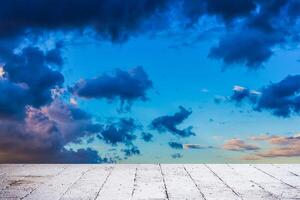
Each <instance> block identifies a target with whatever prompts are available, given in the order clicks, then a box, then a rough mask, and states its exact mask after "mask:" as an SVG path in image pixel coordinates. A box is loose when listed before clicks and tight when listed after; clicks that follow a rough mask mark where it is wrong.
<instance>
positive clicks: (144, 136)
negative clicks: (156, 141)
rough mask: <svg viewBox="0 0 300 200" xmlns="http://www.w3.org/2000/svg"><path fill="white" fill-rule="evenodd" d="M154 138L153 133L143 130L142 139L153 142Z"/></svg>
mask: <svg viewBox="0 0 300 200" xmlns="http://www.w3.org/2000/svg"><path fill="white" fill-rule="evenodd" d="M152 138H153V135H152V134H151V133H146V132H142V139H143V140H144V141H145V142H151V141H152Z"/></svg>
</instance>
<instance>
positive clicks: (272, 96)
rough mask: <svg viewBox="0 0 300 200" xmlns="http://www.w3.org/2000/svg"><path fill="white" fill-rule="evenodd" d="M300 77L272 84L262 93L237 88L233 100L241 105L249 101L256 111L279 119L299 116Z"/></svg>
mask: <svg viewBox="0 0 300 200" xmlns="http://www.w3.org/2000/svg"><path fill="white" fill-rule="evenodd" d="M299 94H300V75H289V76H287V77H286V78H284V79H283V80H281V81H279V82H277V83H271V84H269V85H267V86H265V87H263V88H262V89H260V92H257V91H255V90H249V89H247V88H244V87H241V86H235V88H234V93H233V95H232V96H231V98H230V99H231V100H232V101H234V102H237V103H241V102H242V101H243V100H249V102H250V104H251V105H253V109H254V110H256V111H263V110H267V111H270V112H271V113H272V114H273V115H275V116H279V117H290V116H291V115H294V114H296V115H298V114H299V111H300V95H299Z"/></svg>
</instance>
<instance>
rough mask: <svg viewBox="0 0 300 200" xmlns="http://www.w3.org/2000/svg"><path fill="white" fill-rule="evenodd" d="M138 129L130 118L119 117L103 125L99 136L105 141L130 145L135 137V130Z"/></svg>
mask: <svg viewBox="0 0 300 200" xmlns="http://www.w3.org/2000/svg"><path fill="white" fill-rule="evenodd" d="M137 129H139V126H138V125H137V124H136V122H135V121H134V119H132V118H128V119H126V118H121V119H119V120H118V121H116V122H109V123H107V124H106V125H104V127H103V130H102V131H101V133H100V136H99V138H101V139H103V140H104V141H105V142H106V143H108V144H112V145H117V144H118V143H123V144H125V145H128V146H131V145H132V141H133V140H135V139H136V135H135V134H134V133H135V131H136V130H137Z"/></svg>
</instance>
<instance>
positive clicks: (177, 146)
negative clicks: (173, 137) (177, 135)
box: [168, 142, 183, 149]
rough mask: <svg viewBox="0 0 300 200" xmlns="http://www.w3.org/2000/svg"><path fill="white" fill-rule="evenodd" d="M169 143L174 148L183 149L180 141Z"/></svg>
mask: <svg viewBox="0 0 300 200" xmlns="http://www.w3.org/2000/svg"><path fill="white" fill-rule="evenodd" d="M168 144H169V146H170V147H171V148H173V149H183V146H182V144H181V143H178V142H169V143H168Z"/></svg>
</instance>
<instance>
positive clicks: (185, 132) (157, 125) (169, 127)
mask: <svg viewBox="0 0 300 200" xmlns="http://www.w3.org/2000/svg"><path fill="white" fill-rule="evenodd" d="M191 114H192V111H189V110H187V109H185V108H184V107H182V106H179V112H177V113H175V114H174V115H166V116H161V117H158V118H156V119H154V120H153V121H152V122H151V125H150V128H151V129H153V130H157V131H158V132H161V133H163V132H170V133H172V134H174V135H177V136H180V137H189V136H193V135H196V134H195V133H194V132H193V131H192V129H193V127H192V126H189V127H187V128H185V129H181V130H180V129H178V128H177V126H178V125H179V124H181V123H182V122H183V121H184V120H186V119H187V118H188V117H189V116H190V115H191Z"/></svg>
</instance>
